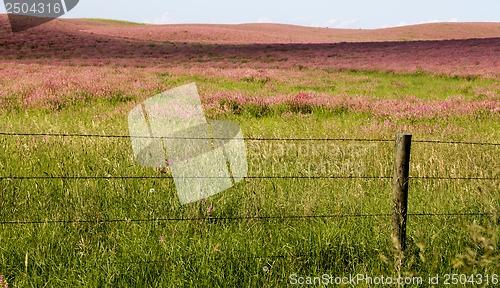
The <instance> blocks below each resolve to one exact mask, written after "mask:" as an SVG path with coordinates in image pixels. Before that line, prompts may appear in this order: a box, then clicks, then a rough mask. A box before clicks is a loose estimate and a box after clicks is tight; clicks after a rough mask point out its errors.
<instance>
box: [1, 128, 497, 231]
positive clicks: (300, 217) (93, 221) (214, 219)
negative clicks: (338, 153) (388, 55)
mask: <svg viewBox="0 0 500 288" xmlns="http://www.w3.org/2000/svg"><path fill="white" fill-rule="evenodd" d="M0 136H4V137H78V138H115V139H130V138H151V139H186V140H207V139H209V138H193V137H189V138H188V137H155V136H130V135H100V134H69V133H11V132H0ZM210 139H213V140H243V141H332V142H349V141H351V142H386V143H388V142H394V140H392V139H361V138H359V139H358V138H255V137H253V138H252V137H249V138H210ZM413 142H415V143H431V144H449V145H481V146H500V143H487V142H484V143H483V142H470V141H440V140H413ZM184 178H186V179H210V178H225V177H184ZM244 178H246V179H271V180H273V179H310V180H313V179H319V180H321V179H325V180H328V179H353V180H355V179H373V180H377V179H381V180H385V179H393V176H386V175H379V176H371V175H361V176H359V175H358V176H354V175H337V176H305V175H294V176H246V177H244ZM409 178H410V179H415V180H449V181H462V180H464V181H468V180H470V181H499V180H500V178H498V177H446V176H410V177H409ZM127 179H130V180H142V179H144V180H147V179H171V177H170V176H133V175H131V176H125V175H122V176H78V175H73V176H53V175H52V176H51V175H47V176H6V175H4V176H2V175H0V181H2V180H6V181H10V180H127ZM391 215H392V214H390V213H387V214H336V215H290V216H250V217H198V218H155V219H91V220H44V221H0V225H35V224H72V223H81V224H85V223H89V224H98V223H147V222H180V221H209V222H224V221H226V222H228V221H247V220H260V221H265V220H307V219H343V218H374V217H391ZM408 216H414V217H490V216H493V214H492V213H414V214H411V213H410V214H408Z"/></svg>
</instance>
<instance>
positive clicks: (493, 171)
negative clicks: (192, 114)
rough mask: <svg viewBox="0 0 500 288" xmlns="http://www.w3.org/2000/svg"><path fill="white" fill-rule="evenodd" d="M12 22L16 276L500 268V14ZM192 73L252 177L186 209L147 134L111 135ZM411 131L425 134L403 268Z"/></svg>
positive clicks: (7, 164)
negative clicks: (260, 21)
mask: <svg viewBox="0 0 500 288" xmlns="http://www.w3.org/2000/svg"><path fill="white" fill-rule="evenodd" d="M0 22H1V23H2V25H1V26H0V52H1V53H0V63H1V64H0V145H1V146H0V147H1V150H0V151H1V152H0V227H1V229H0V283H1V284H0V287H2V286H7V284H8V286H9V287H26V286H28V287H31V286H37V287H38V286H47V287H71V286H87V287H95V286H106V287H124V286H126V287H128V286H132V287H179V286H182V287H258V286H262V287H283V286H288V285H292V284H294V283H296V282H298V281H299V280H300V279H302V280H307V279H310V280H313V278H307V277H314V276H322V275H324V274H328V275H332V276H334V277H337V276H339V277H349V276H351V275H357V274H363V275H367V276H371V277H378V278H377V279H380V277H382V276H383V277H393V279H396V277H397V276H398V275H400V276H402V277H407V278H404V279H406V280H408V281H410V280H411V281H414V282H413V283H414V284H415V285H408V286H415V287H416V286H431V285H429V284H427V283H428V277H429V275H434V276H435V275H440V277H441V278H440V281H441V282H440V285H436V286H441V285H444V281H445V280H446V278H445V277H446V275H447V274H449V275H450V279H449V280H450V283H452V278H451V276H452V274H458V275H459V276H457V277H458V278H457V279H459V281H462V280H463V279H465V278H464V276H460V275H466V276H467V278H466V280H467V283H466V284H467V285H468V286H474V285H476V286H492V285H493V284H494V281H495V280H493V279H498V278H495V277H498V275H500V264H499V263H500V228H499V223H500V222H499V221H500V220H499V219H500V218H499V217H500V215H499V212H500V193H499V191H500V180H499V177H500V166H499V165H498V163H497V162H498V159H500V147H499V145H498V143H500V134H499V133H500V83H499V79H500V70H499V68H498V67H500V65H499V62H498V61H499V57H498V55H499V54H500V38H499V37H500V25H499V24H497V23H489V24H485V23H482V24H474V23H470V24H450V25H448V24H434V25H423V26H416V27H402V28H397V29H382V30H374V31H364V30H361V31H358V30H355V31H349V30H334V29H312V28H301V27H289V26H280V25H269V26H265V25H264V26H262V25H239V26H216V25H215V26H203V25H186V26H182V25H181V26H163V27H161V26H160V27H152V26H146V25H136V24H131V23H122V22H111V21H101V20H56V21H54V22H51V23H48V24H46V25H45V26H40V27H37V28H34V29H32V30H29V31H26V32H22V33H16V34H12V33H10V32H8V24H7V23H6V18H5V17H3V18H0ZM447 38H453V39H454V40H445V39H447ZM418 40H426V41H418ZM191 82H195V83H196V84H197V86H198V90H199V93H200V96H201V98H202V102H203V106H204V109H205V112H206V114H207V115H208V117H209V118H210V119H230V120H234V121H237V122H239V123H240V125H241V127H242V131H243V134H244V136H245V138H247V139H248V140H247V141H245V143H246V146H247V154H248V163H249V173H248V174H249V177H248V178H247V179H245V180H244V181H242V182H241V183H238V184H237V185H236V186H235V187H232V188H230V189H229V190H227V191H225V192H223V193H220V194H218V195H215V196H213V197H210V198H208V199H206V200H205V201H202V202H197V203H193V204H189V205H185V206H181V205H180V204H179V201H178V198H177V195H176V191H175V187H174V183H173V180H172V178H171V177H170V176H169V175H170V172H169V171H168V169H167V170H159V169H149V168H144V167H141V166H140V165H138V164H137V163H136V162H135V161H134V157H133V154H132V148H131V145H130V139H128V138H127V137H108V136H120V135H122V136H126V135H128V133H129V131H128V126H127V113H128V111H130V109H132V108H133V107H135V106H136V105H137V104H138V103H140V102H141V101H143V100H145V99H147V98H149V97H151V96H154V95H156V94H157V93H159V92H162V91H165V90H168V89H170V88H174V87H177V86H180V85H183V84H188V83H191ZM398 131H404V132H408V133H412V134H413V140H414V143H413V144H412V152H411V167H410V176H412V177H413V178H412V179H411V180H410V183H409V187H410V188H409V213H410V215H409V217H408V238H407V239H408V249H407V252H406V254H407V255H406V261H405V264H404V266H403V267H402V268H401V269H398V268H399V267H398V266H397V265H396V264H395V262H394V252H393V247H392V242H391V212H392V198H391V179H390V177H391V176H392V172H393V171H392V170H393V155H394V151H393V149H394V142H393V141H392V140H393V139H394V136H395V134H396V132H398ZM63 134H64V135H65V136H64V135H63ZM71 135H73V136H71ZM74 135H80V136H74ZM84 135H91V136H84ZM270 139H274V140H270ZM276 139H281V140H276ZM285 139H302V140H301V141H299V140H295V141H290V140H288V141H287V140H285ZM304 139H322V140H317V141H313V140H308V141H307V140H304ZM349 139H350V140H349ZM354 139H358V140H354ZM360 139H368V140H390V141H387V142H385V141H359V140H360ZM426 140H432V141H438V142H439V141H443V142H447V143H436V142H431V141H429V142H426ZM450 142H454V143H453V144H450ZM474 143H475V144H474ZM480 143H482V144H480ZM495 275H496V276H495ZM300 277H303V278H300ZM418 277H422V279H423V283H424V284H423V285H418V279H419V278H418ZM460 277H461V278H460ZM479 279H482V282H481V284H480V283H479V281H480V280H479ZM486 280H488V281H489V282H486ZM415 281H416V282H415ZM316 284H318V282H316ZM323 284H325V283H323ZM357 284H359V285H358V286H360V287H369V286H376V285H374V284H373V285H371V284H370V283H367V282H366V281H364V282H363V281H361V282H359V283H357ZM473 284H474V285H473ZM344 286H348V287H349V286H355V285H354V284H353V283H348V284H347V285H344ZM2 288H3V287H2Z"/></svg>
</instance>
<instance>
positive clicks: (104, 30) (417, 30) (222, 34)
mask: <svg viewBox="0 0 500 288" xmlns="http://www.w3.org/2000/svg"><path fill="white" fill-rule="evenodd" d="M5 21H6V15H0V22H2V24H3V25H2V30H3V29H5V28H7V27H6V25H5V24H6V23H5ZM54 26H59V28H62V27H64V28H67V29H71V30H75V31H81V32H87V33H94V34H97V35H106V36H115V37H124V38H132V39H140V40H153V41H169V42H199V43H225V44H229V43H234V44H244V43H246V44H249V43H252V44H256V43H335V42H373V41H376V42H381V41H416V40H448V39H470V38H494V37H500V23H498V22H492V23H431V24H421V25H412V26H403V27H395V28H385V29H374V30H368V29H332V28H313V27H303V26H294V25H284V24H238V25H217V24H181V25H177V24H176V25H146V24H139V23H133V22H126V21H116V20H107V19H57V20H56V21H54V22H52V23H49V24H46V25H45V26H42V27H38V28H34V29H33V30H43V29H49V27H54Z"/></svg>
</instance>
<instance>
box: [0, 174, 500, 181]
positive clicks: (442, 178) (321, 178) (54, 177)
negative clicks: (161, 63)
mask: <svg viewBox="0 0 500 288" xmlns="http://www.w3.org/2000/svg"><path fill="white" fill-rule="evenodd" d="M179 178H180V179H227V177H224V176H214V177H205V176H203V177H201V176H200V177H197V176H186V177H179ZM243 178H245V179H271V180H272V179H284V180H286V179H310V180H331V179H352V180H356V179H368V180H370V179H371V180H377V179H393V178H394V177H393V176H342V175H341V176H245V177H243ZM409 178H410V179H416V180H418V179H420V180H450V181H455V180H456V181H458V180H464V181H467V180H470V181H500V178H497V177H441V176H410V177H409ZM148 179H151V180H157V179H172V177H169V176H0V181H2V180H5V181H11V180H148Z"/></svg>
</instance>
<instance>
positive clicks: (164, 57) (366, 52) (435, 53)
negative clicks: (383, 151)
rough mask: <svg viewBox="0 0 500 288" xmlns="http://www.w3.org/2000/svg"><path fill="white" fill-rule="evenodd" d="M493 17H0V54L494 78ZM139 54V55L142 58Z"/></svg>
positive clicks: (499, 44) (498, 36)
mask: <svg viewBox="0 0 500 288" xmlns="http://www.w3.org/2000/svg"><path fill="white" fill-rule="evenodd" d="M498 55H500V23H434V24H422V25H414V26H406V27H396V28H386V29H375V30H361V29H329V28H311V27H301V26H293V25H282V24H240V25H200V24H196V25H195V24H192V25H189V24H186V25H143V24H138V23H130V22H123V21H112V20H102V19H56V20H54V21H52V22H50V23H48V24H46V25H43V26H39V27H36V28H33V29H30V30H28V31H25V32H20V33H11V32H10V26H9V24H8V21H7V17H6V15H1V16H0V60H9V61H35V62H37V63H40V62H47V61H49V62H50V63H72V65H74V64H82V63H83V64H86V65H103V64H109V63H113V64H114V65H133V66H164V65H167V66H169V67H171V66H176V65H181V64H182V65H184V66H186V65H187V66H197V67H203V66H210V67H212V66H217V65H219V66H220V65H226V66H231V67H233V66H236V67H240V66H245V67H246V66H251V67H256V68H258V67H285V68H288V67H293V66H296V67H309V66H314V67H325V68H332V69H381V70H391V71H415V70H416V69H423V70H425V71H429V72H436V73H448V74H475V75H486V76H490V77H491V76H493V77H496V76H497V75H498V73H499V68H498V67H499V66H500V65H499V63H498V59H499V57H498ZM145 59H147V60H146V61H145Z"/></svg>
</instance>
